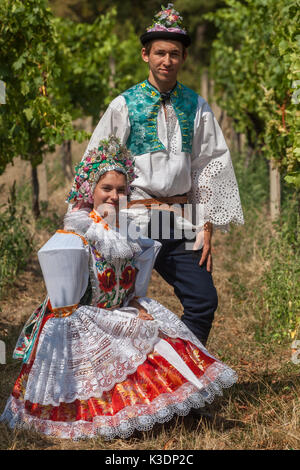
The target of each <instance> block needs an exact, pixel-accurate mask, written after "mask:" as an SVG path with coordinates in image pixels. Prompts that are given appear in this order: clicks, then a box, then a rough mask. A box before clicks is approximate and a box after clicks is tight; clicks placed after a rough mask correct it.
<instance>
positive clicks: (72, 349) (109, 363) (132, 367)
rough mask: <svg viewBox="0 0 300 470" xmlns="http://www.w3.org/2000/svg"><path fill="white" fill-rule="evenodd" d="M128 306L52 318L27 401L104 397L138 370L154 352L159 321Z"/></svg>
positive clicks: (53, 402) (85, 309)
mask: <svg viewBox="0 0 300 470" xmlns="http://www.w3.org/2000/svg"><path fill="white" fill-rule="evenodd" d="M136 315H137V311H136V310H135V309H133V308H131V307H123V308H122V309H115V310H113V311H107V310H105V309H98V308H96V307H90V306H82V307H80V308H79V309H78V310H76V311H75V312H74V313H73V315H72V316H70V317H65V318H50V319H49V320H48V321H47V323H46V324H45V326H44V328H43V330H42V332H41V335H40V339H39V344H38V347H37V351H36V358H35V361H34V363H33V365H32V368H31V371H30V373H29V376H28V382H27V387H26V392H25V397H24V398H25V400H29V401H31V402H32V403H40V404H41V405H53V406H58V405H59V403H60V402H65V403H71V402H73V401H74V400H76V399H80V400H88V399H89V398H91V397H93V396H99V397H100V396H101V395H102V393H103V392H105V391H108V390H110V389H111V388H113V387H114V385H115V384H116V383H119V382H122V381H124V380H125V379H126V377H127V376H128V375H130V374H132V373H133V372H135V371H136V369H137V367H138V366H139V365H140V364H142V363H143V362H144V361H145V360H146V357H147V354H148V353H149V352H150V351H152V350H153V347H154V344H155V342H156V340H157V336H158V326H157V325H156V324H155V322H152V321H151V322H150V321H144V320H140V319H139V318H137V316H136Z"/></svg>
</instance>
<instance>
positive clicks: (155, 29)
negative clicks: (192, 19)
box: [140, 3, 191, 46]
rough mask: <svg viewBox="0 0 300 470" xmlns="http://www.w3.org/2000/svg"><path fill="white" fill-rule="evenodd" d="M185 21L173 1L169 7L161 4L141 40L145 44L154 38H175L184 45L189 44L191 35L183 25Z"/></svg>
mask: <svg viewBox="0 0 300 470" xmlns="http://www.w3.org/2000/svg"><path fill="white" fill-rule="evenodd" d="M182 21H183V18H182V16H180V14H179V12H178V11H176V10H175V8H174V5H173V3H168V6H167V8H166V7H164V6H163V5H162V6H161V11H159V12H158V13H157V14H156V15H155V17H154V21H153V24H152V25H151V26H149V28H147V32H146V33H144V34H142V36H141V38H140V39H141V42H142V44H143V45H145V44H146V42H148V41H152V40H153V39H174V40H177V41H180V42H182V43H183V44H184V46H189V45H190V43H191V39H190V36H189V35H188V33H187V32H186V30H185V29H184V28H183V26H182V25H181V24H182Z"/></svg>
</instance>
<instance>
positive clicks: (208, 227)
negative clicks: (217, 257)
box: [194, 222, 213, 272]
mask: <svg viewBox="0 0 300 470" xmlns="http://www.w3.org/2000/svg"><path fill="white" fill-rule="evenodd" d="M211 238H212V224H211V223H210V222H206V223H205V225H204V230H203V232H199V233H198V234H197V237H196V241H195V244H194V250H197V249H199V246H201V245H202V243H203V249H202V256H201V259H200V261H199V266H202V265H203V264H204V263H205V261H206V269H207V271H208V272H212V269H213V265H212V254H211Z"/></svg>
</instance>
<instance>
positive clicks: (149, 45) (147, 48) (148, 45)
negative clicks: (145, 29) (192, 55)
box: [144, 39, 186, 57]
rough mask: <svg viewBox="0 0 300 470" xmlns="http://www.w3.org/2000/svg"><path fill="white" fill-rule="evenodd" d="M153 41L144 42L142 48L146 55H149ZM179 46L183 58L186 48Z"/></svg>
mask: <svg viewBox="0 0 300 470" xmlns="http://www.w3.org/2000/svg"><path fill="white" fill-rule="evenodd" d="M153 41H155V39H153V40H152V41H149V42H146V44H145V46H144V47H145V50H146V54H147V55H149V54H150V51H151V47H152V44H153ZM180 44H181V45H182V57H184V56H185V51H186V47H185V46H184V45H183V44H182V43H180Z"/></svg>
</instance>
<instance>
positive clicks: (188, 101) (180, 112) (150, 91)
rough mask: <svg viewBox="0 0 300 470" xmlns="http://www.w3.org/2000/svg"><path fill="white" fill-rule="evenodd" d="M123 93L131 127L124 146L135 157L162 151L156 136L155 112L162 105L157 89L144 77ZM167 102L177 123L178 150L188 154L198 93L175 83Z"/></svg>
mask: <svg viewBox="0 0 300 470" xmlns="http://www.w3.org/2000/svg"><path fill="white" fill-rule="evenodd" d="M122 95H123V96H124V98H125V100H126V104H127V108H128V113H129V120H130V126H131V128H130V135H129V137H128V140H127V143H126V145H127V148H129V150H130V151H131V153H132V154H133V155H134V156H135V155H143V154H145V153H150V152H157V151H158V150H165V146H164V145H163V143H162V142H161V141H160V140H159V138H158V135H157V115H158V111H159V108H160V106H161V98H160V93H159V91H158V90H156V88H154V87H153V86H152V85H151V84H150V83H149V82H148V80H145V81H144V82H142V83H139V84H137V85H135V86H133V87H132V88H129V90H126V91H125V92H124V93H122ZM170 101H171V104H172V106H173V108H174V111H175V113H176V116H177V119H178V122H179V125H180V130H181V137H182V149H181V150H182V152H188V153H191V152H192V145H193V135H194V120H195V116H196V112H197V105H198V95H197V93H195V92H194V91H193V90H191V89H190V88H187V87H185V86H184V85H182V84H181V83H178V82H177V85H176V87H175V88H174V90H173V91H172V92H171V97H170Z"/></svg>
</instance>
